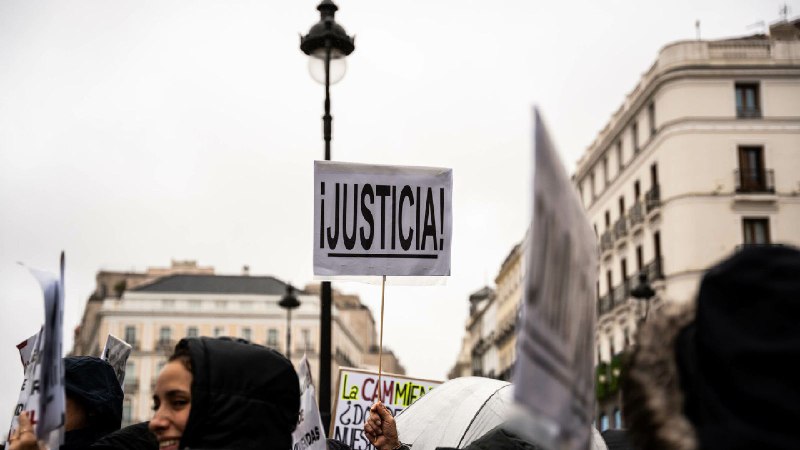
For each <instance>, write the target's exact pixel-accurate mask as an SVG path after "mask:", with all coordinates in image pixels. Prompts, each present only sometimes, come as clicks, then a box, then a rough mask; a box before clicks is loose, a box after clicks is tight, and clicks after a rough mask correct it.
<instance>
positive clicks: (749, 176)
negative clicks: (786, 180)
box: [734, 169, 775, 194]
mask: <svg viewBox="0 0 800 450" xmlns="http://www.w3.org/2000/svg"><path fill="white" fill-rule="evenodd" d="M734 180H735V182H736V192H737V193H748V194H774V193H775V172H774V171H773V170H772V169H767V170H764V169H736V170H735V171H734Z"/></svg>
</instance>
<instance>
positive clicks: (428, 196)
mask: <svg viewBox="0 0 800 450" xmlns="http://www.w3.org/2000/svg"><path fill="white" fill-rule="evenodd" d="M452 187H453V171H452V169H440V168H430V167H403V166H377V165H368V164H353V163H339V162H330V161H315V162H314V275H317V276H320V277H323V278H334V277H336V276H362V275H378V276H380V275H387V276H447V275H450V248H451V243H452Z"/></svg>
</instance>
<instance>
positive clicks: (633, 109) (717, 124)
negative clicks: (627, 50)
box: [573, 20, 800, 429]
mask: <svg viewBox="0 0 800 450" xmlns="http://www.w3.org/2000/svg"><path fill="white" fill-rule="evenodd" d="M798 36H800V32H798V21H797V20H795V21H794V22H785V21H784V22H780V23H777V24H774V25H773V26H772V27H770V35H753V36H745V37H741V38H734V39H722V40H711V41H706V40H694V41H680V42H674V43H671V44H668V45H666V46H664V47H663V48H662V49H661V51H660V52H659V54H658V57H657V59H656V61H655V63H654V64H653V65H652V67H650V69H649V70H648V71H647V72H646V73H645V74H644V75H643V76H642V78H641V80H640V82H639V83H638V85H637V86H636V87H635V88H634V89H633V91H632V92H631V93H630V94H629V95H628V96H627V97H626V98H625V100H624V102H623V104H622V106H621V107H620V108H619V109H618V110H617V111H616V112H615V113H614V114H613V115H612V117H611V118H610V120H609V122H608V124H607V125H606V126H605V127H604V128H603V130H602V131H601V132H600V134H599V135H598V136H597V138H596V139H595V141H594V142H593V143H592V144H591V145H590V146H589V148H588V149H587V150H586V152H585V154H584V155H583V156H582V158H581V159H580V161H579V162H578V166H577V169H576V171H575V174H574V176H573V180H574V182H575V184H576V186H577V188H578V191H579V193H580V196H581V198H582V201H583V203H584V206H585V207H586V211H587V215H588V217H589V219H590V221H591V223H592V224H593V226H594V228H595V231H596V233H597V236H598V241H599V248H600V258H599V269H598V270H599V273H598V279H599V281H598V285H597V294H598V302H597V312H598V324H597V332H596V337H597V339H596V342H597V355H596V359H597V363H598V368H597V387H598V388H597V395H598V399H599V403H598V405H599V406H598V411H597V420H598V424H597V425H598V427H599V428H600V429H605V428H609V427H611V428H613V427H621V426H623V424H622V422H621V410H620V399H619V389H618V383H617V381H618V378H619V374H620V370H621V367H620V358H621V355H622V354H623V353H624V352H625V350H626V349H627V348H628V347H629V346H630V345H632V344H634V342H633V336H634V332H635V329H636V327H637V325H638V323H639V321H640V320H641V318H642V317H643V314H644V308H645V307H646V306H645V304H644V302H641V301H636V300H635V299H633V298H632V297H631V295H630V293H631V289H632V288H633V287H634V285H635V284H636V283H637V282H638V275H639V274H640V273H641V274H644V275H645V277H646V279H647V280H648V282H649V283H650V284H651V285H652V287H653V288H654V289H655V296H654V297H653V298H652V300H651V301H650V303H649V308H650V309H651V310H652V309H657V308H659V306H660V305H662V304H664V303H665V302H688V301H690V300H691V299H693V297H694V295H695V292H696V290H697V288H698V282H699V280H700V278H701V276H702V274H703V272H704V271H705V269H707V268H708V267H710V266H711V265H713V264H714V263H715V262H717V261H719V260H721V259H722V258H724V257H726V256H727V255H729V254H731V253H732V252H734V251H736V250H737V249H738V248H740V247H741V246H742V245H757V244H773V243H785V244H794V245H798V244H800V40H798Z"/></svg>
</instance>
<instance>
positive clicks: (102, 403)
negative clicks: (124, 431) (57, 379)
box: [60, 356, 123, 450]
mask: <svg viewBox="0 0 800 450" xmlns="http://www.w3.org/2000/svg"><path fill="white" fill-rule="evenodd" d="M64 390H65V392H66V395H67V396H68V397H70V398H72V399H73V400H75V401H77V402H78V403H80V404H81V406H82V407H83V408H84V410H85V411H86V415H87V418H88V426H87V427H85V428H82V429H79V430H71V431H68V432H67V433H66V434H65V436H64V444H63V445H62V446H61V447H60V448H61V450H73V449H84V448H86V447H88V446H90V445H91V444H92V443H94V442H95V441H96V440H98V439H100V438H101V437H103V436H105V435H107V434H109V433H111V432H114V431H116V430H118V429H119V427H120V424H121V423H122V398H123V393H122V388H121V387H120V385H119V381H118V380H117V376H116V374H115V373H114V369H113V368H112V367H111V366H110V365H109V364H108V363H107V362H105V361H103V360H101V359H100V358H95V357H93V356H69V357H66V358H64Z"/></svg>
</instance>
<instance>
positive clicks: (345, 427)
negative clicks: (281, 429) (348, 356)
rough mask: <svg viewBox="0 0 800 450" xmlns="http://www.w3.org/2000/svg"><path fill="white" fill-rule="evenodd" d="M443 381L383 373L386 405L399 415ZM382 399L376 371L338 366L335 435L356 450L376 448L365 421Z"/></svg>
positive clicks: (334, 418)
mask: <svg viewBox="0 0 800 450" xmlns="http://www.w3.org/2000/svg"><path fill="white" fill-rule="evenodd" d="M440 384H442V382H441V381H432V380H423V379H419V378H411V377H407V376H404V375H394V374H387V373H383V374H381V385H382V389H383V404H384V405H386V408H387V409H388V410H389V411H391V413H392V415H397V413H399V412H400V411H402V410H404V409H406V408H407V407H408V406H409V405H411V403H413V402H414V401H415V400H417V399H418V398H420V397H422V396H423V395H425V394H427V393H428V392H430V390H431V389H433V388H434V387H436V386H439V385H440ZM379 399H380V395H379V391H378V373H377V372H370V371H367V370H361V369H350V368H339V390H338V393H337V395H336V405H335V408H334V413H333V417H331V420H332V422H333V436H332V437H333V438H334V439H336V440H337V441H341V442H344V443H345V444H347V445H349V446H350V448H352V449H354V450H361V449H374V448H375V447H373V446H372V444H370V443H369V439H367V437H366V436H365V435H364V421H365V420H366V418H367V417H369V408H370V406H372V404H373V403H375V402H376V401H378V400H379Z"/></svg>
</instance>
